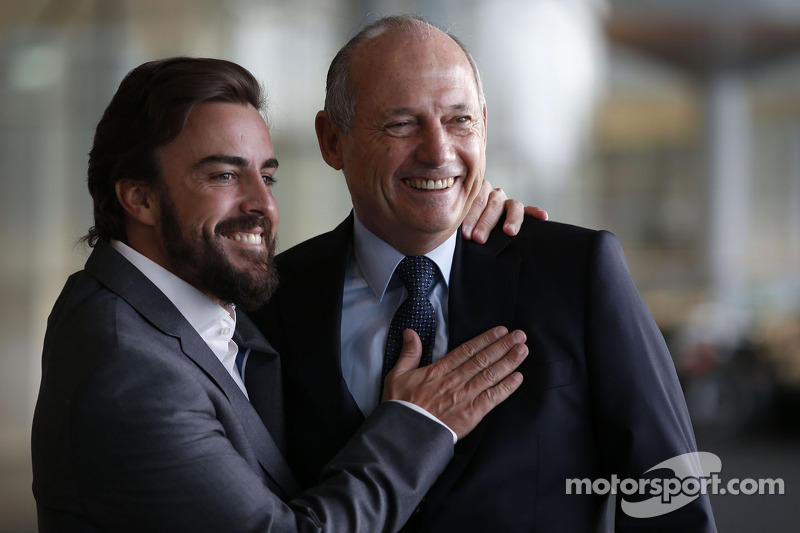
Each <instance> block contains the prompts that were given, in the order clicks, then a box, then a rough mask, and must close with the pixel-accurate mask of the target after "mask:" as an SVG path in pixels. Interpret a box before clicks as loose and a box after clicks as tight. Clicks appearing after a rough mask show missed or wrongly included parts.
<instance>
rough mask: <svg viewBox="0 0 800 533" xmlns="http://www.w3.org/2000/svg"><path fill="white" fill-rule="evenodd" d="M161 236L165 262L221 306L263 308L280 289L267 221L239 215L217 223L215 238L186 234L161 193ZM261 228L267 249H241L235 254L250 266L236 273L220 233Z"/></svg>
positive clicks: (165, 197) (172, 205)
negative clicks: (167, 261) (232, 305)
mask: <svg viewBox="0 0 800 533" xmlns="http://www.w3.org/2000/svg"><path fill="white" fill-rule="evenodd" d="M160 196H161V198H160V200H159V204H160V210H161V215H162V219H161V221H162V228H161V230H162V235H163V239H164V248H165V249H166V252H167V259H168V260H169V262H170V265H171V266H172V270H173V272H174V273H175V275H177V276H178V277H180V278H181V279H183V280H185V281H187V282H188V283H191V284H192V285H194V286H195V287H196V288H198V289H201V290H203V291H205V292H207V293H210V294H211V295H213V296H214V297H215V298H216V299H217V300H219V301H220V302H222V303H223V304H234V305H235V306H236V307H237V308H238V307H240V308H242V309H243V310H244V311H252V310H255V309H257V308H259V307H261V306H262V305H263V304H264V302H266V301H267V300H268V299H269V297H270V296H271V295H272V293H273V292H275V289H276V288H277V287H278V271H277V268H276V267H275V262H274V257H275V239H274V238H271V237H270V235H272V224H271V223H270V221H269V220H268V219H267V218H266V217H259V216H254V215H243V216H240V217H236V218H229V219H225V220H222V221H220V222H219V223H218V224H217V226H216V227H215V228H214V235H206V234H205V233H203V232H202V230H201V231H200V232H198V233H193V232H190V231H184V228H183V227H182V226H181V223H180V220H179V217H178V213H177V210H176V209H175V204H174V203H173V202H172V199H171V198H170V197H169V194H161V195H160ZM256 227H260V228H263V230H264V232H263V233H262V239H264V244H265V247H266V249H261V250H241V251H239V254H240V255H241V256H243V257H245V258H246V259H247V260H248V263H249V264H250V267H249V268H247V269H246V270H242V269H237V268H236V267H234V266H233V264H232V263H231V261H230V260H229V258H228V254H227V253H226V252H225V249H224V248H223V246H222V243H221V240H222V239H224V238H225V237H223V236H222V233H223V232H232V231H243V230H252V229H253V228H256Z"/></svg>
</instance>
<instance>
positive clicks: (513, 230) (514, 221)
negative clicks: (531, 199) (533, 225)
mask: <svg viewBox="0 0 800 533" xmlns="http://www.w3.org/2000/svg"><path fill="white" fill-rule="evenodd" d="M505 210H506V221H505V223H504V224H503V233H505V234H506V235H508V236H509V237H513V236H514V235H516V234H517V233H518V232H519V228H520V227H521V226H522V220H523V219H524V218H525V211H524V209H523V205H522V202H520V201H518V200H512V199H508V200H506V202H505Z"/></svg>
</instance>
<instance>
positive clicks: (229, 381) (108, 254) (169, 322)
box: [86, 241, 298, 494]
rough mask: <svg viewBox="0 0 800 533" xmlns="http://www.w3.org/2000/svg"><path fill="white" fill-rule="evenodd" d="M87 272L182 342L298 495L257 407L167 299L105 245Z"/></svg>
mask: <svg viewBox="0 0 800 533" xmlns="http://www.w3.org/2000/svg"><path fill="white" fill-rule="evenodd" d="M86 271H87V272H89V273H90V274H91V275H92V276H94V277H95V278H96V279H97V280H98V281H99V282H101V283H103V284H104V285H105V286H107V287H108V288H109V289H110V290H112V291H113V292H115V293H116V294H118V295H119V296H120V298H122V299H123V300H125V301H126V302H128V303H129V304H130V305H131V306H132V307H133V308H134V309H136V311H137V312H138V313H140V314H141V315H142V316H143V317H144V318H145V319H146V320H147V321H149V322H150V323H151V324H153V326H154V327H155V328H157V329H159V330H160V331H161V332H162V333H164V334H165V335H169V336H172V337H176V338H178V339H179V341H180V345H181V349H182V351H183V353H184V355H186V356H187V357H188V358H189V359H191V360H192V361H194V363H195V364H197V366H199V367H200V368H201V369H202V370H203V371H204V372H205V374H206V375H207V376H208V377H209V379H211V381H212V382H214V384H215V385H216V386H217V387H219V389H220V390H221V391H222V392H223V393H224V394H225V396H226V397H227V398H228V400H229V401H230V402H231V405H232V406H233V408H234V410H235V411H236V413H237V415H238V416H239V419H240V421H241V423H242V426H243V427H244V429H245V431H246V432H247V435H248V438H249V440H250V444H251V445H252V446H253V449H254V450H255V454H256V456H257V457H258V461H259V463H260V464H261V466H262V467H263V468H264V470H265V472H266V473H267V475H269V476H270V477H271V478H272V479H273V480H274V481H275V482H276V483H277V484H278V486H280V487H281V488H282V489H284V490H285V491H286V493H287V494H293V493H295V492H296V491H297V490H298V486H297V483H296V481H295V480H294V477H293V475H292V473H291V470H290V469H289V465H288V464H287V463H286V460H285V459H284V458H283V456H282V455H281V452H280V450H279V449H278V447H277V445H276V444H275V442H274V441H273V439H272V437H271V436H270V434H269V433H268V432H267V430H266V428H265V427H264V424H263V423H262V422H261V419H260V418H259V416H258V414H257V413H256V411H255V410H254V409H253V406H252V405H251V404H250V402H249V401H248V400H247V398H246V397H245V396H244V394H242V391H241V390H239V387H238V386H237V385H236V383H235V382H234V381H233V378H231V376H230V375H229V374H228V372H227V371H226V370H225V368H224V367H223V366H222V364H221V363H220V362H219V359H217V357H216V356H215V355H214V352H212V351H211V349H210V348H209V347H208V345H207V344H206V343H205V342H204V341H203V339H202V338H201V337H200V335H198V333H197V332H196V331H195V330H194V329H193V328H192V326H191V325H190V324H189V323H188V322H187V321H186V319H185V318H184V317H183V315H181V314H180V312H179V311H178V310H177V308H176V307H175V306H174V305H173V304H172V302H171V301H170V300H169V299H168V298H167V297H166V296H165V295H164V293H162V292H161V291H160V290H158V288H157V287H156V286H155V285H153V284H152V283H151V282H150V280H149V279H147V277H146V276H145V275H144V274H142V273H141V272H140V271H139V269H137V268H136V267H134V266H133V265H132V264H131V263H130V262H128V261H127V260H125V259H124V258H123V257H122V256H121V255H120V254H118V253H117V252H116V251H115V250H114V249H113V248H111V246H110V245H109V244H108V243H106V242H104V241H99V242H98V244H97V246H96V247H95V249H94V251H93V252H92V255H91V256H90V257H89V260H88V261H87V262H86Z"/></svg>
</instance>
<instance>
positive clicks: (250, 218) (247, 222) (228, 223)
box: [214, 215, 272, 237]
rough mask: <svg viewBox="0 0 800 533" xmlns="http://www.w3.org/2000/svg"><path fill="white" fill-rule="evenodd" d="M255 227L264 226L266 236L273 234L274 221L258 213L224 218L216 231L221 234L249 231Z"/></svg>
mask: <svg viewBox="0 0 800 533" xmlns="http://www.w3.org/2000/svg"><path fill="white" fill-rule="evenodd" d="M255 228H262V229H263V230H264V236H265V237H268V236H269V235H271V234H272V223H271V222H270V221H269V219H268V218H267V217H260V216H256V215H242V216H238V217H234V218H227V219H225V220H222V221H220V222H219V223H218V224H217V225H216V227H215V228H214V233H215V234H216V235H220V234H221V233H225V232H235V231H248V230H252V229H255Z"/></svg>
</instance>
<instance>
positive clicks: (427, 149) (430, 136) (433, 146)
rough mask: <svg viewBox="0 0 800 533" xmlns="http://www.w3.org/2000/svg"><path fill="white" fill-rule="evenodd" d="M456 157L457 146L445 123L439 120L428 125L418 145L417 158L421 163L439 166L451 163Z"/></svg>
mask: <svg viewBox="0 0 800 533" xmlns="http://www.w3.org/2000/svg"><path fill="white" fill-rule="evenodd" d="M454 158H455V148H454V147H453V143H452V140H451V139H450V135H449V134H448V132H447V130H446V129H445V127H444V125H443V124H441V123H439V122H434V123H430V124H428V125H426V127H425V128H424V129H423V131H422V135H421V138H420V143H419V146H418V147H417V159H418V160H419V161H420V162H421V163H425V164H426V165H429V166H431V167H434V168H438V167H443V166H445V165H446V164H447V163H450V162H451V161H453V159H454Z"/></svg>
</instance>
